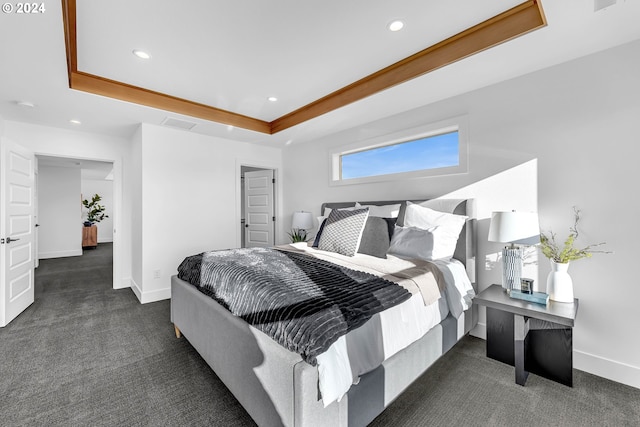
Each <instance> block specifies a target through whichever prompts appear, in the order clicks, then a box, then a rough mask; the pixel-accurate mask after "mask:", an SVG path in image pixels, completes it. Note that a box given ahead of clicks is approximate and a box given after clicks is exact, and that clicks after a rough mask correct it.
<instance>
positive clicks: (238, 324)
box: [171, 199, 477, 426]
mask: <svg viewBox="0 0 640 427" xmlns="http://www.w3.org/2000/svg"><path fill="white" fill-rule="evenodd" d="M407 204H409V205H410V204H416V205H419V206H425V207H428V208H430V209H433V210H435V211H439V212H447V213H452V214H456V215H464V216H467V218H466V219H465V220H464V225H463V226H462V229H461V231H460V233H459V236H458V239H457V242H455V251H454V254H453V258H454V259H455V260H457V261H455V260H452V262H458V263H460V264H461V265H462V266H463V269H464V270H466V273H467V277H468V279H469V283H470V284H471V285H472V286H473V289H474V290H476V291H477V289H476V284H475V277H476V271H475V269H476V262H475V206H474V200H473V199H466V200H452V199H435V200H413V201H410V202H405V201H375V202H360V203H356V202H351V203H350V202H342V203H325V204H323V205H322V207H321V215H323V214H325V212H327V211H329V210H342V209H360V208H361V207H362V206H365V207H367V206H368V207H369V208H367V210H368V211H369V212H373V211H374V210H375V209H376V208H375V207H386V206H391V205H397V206H399V209H398V214H397V215H398V217H397V221H396V224H395V225H396V226H397V227H402V226H404V225H405V224H404V222H405V219H406V218H405V217H407V210H408V207H407V206H408V205H407ZM412 208H415V206H414V207H412ZM412 208H409V210H411V209H412ZM414 210H415V209H414ZM320 219H321V220H322V218H320ZM405 228H406V229H409V228H413V227H405ZM396 230H398V229H396ZM305 246H306V245H305ZM287 251H290V252H302V253H306V252H315V251H320V250H317V249H314V248H306V247H302V246H300V245H298V246H295V245H293V246H292V247H290V248H287V249H286V250H285V252H287ZM320 252H323V251H320ZM321 255H322V254H321ZM329 255H330V256H329V258H331V256H333V254H329ZM334 257H335V256H334ZM338 258H341V256H340V257H338ZM355 258H366V259H368V256H364V257H353V259H355ZM389 258H393V257H392V256H390V257H389ZM348 261H349V259H347V262H348ZM336 262H337V261H336ZM397 262H402V261H397ZM363 268H364V267H363ZM376 268H377V267H376ZM171 292H172V295H171V320H172V322H173V323H174V326H175V330H176V336H178V337H180V336H181V335H184V336H185V337H186V338H187V339H188V340H189V342H190V343H191V345H192V346H193V347H194V348H195V349H196V350H197V351H198V353H199V354H200V355H201V356H202V357H203V359H204V360H205V361H206V362H207V364H208V365H209V366H210V367H211V368H212V369H213V370H214V371H215V372H216V374H217V375H218V376H219V377H220V379H221V380H222V381H223V382H224V383H225V385H226V386H227V388H228V389H229V390H230V391H231V392H232V393H233V395H234V396H235V397H236V398H237V399H238V401H239V402H240V403H241V404H242V406H243V407H244V408H245V409H246V410H247V412H248V413H249V414H250V415H251V417H252V418H253V419H254V420H255V422H256V423H257V424H258V425H260V426H276V425H286V426H325V425H331V426H364V425H367V424H368V423H370V422H371V421H372V420H373V419H374V418H375V417H376V416H377V415H379V414H380V413H381V412H382V411H383V410H384V409H385V408H386V407H387V406H388V405H389V404H390V403H391V402H393V400H394V399H395V398H396V397H397V396H399V395H400V394H401V393H402V391H403V390H405V389H406V388H407V387H408V386H409V385H410V384H411V383H412V382H413V381H414V380H415V379H416V378H418V377H419V376H420V375H422V374H423V373H424V372H425V371H426V370H427V368H428V367H429V366H431V365H432V364H433V363H434V362H435V361H436V360H437V359H438V358H439V357H440V356H441V355H443V354H444V353H446V352H447V351H448V350H449V349H450V348H451V347H453V345H454V344H455V343H456V342H457V341H458V340H459V339H460V338H462V337H463V336H464V335H465V334H466V333H468V332H469V331H470V330H471V329H472V328H473V327H474V326H475V325H476V323H477V311H476V310H477V309H476V307H474V306H473V304H468V305H467V306H464V307H463V309H464V310H463V309H460V310H458V312H457V313H454V312H453V311H455V310H446V311H442V310H441V311H442V312H443V313H445V316H442V317H443V318H442V320H440V319H438V320H439V322H438V323H437V324H436V325H435V326H433V327H431V328H430V329H429V330H428V332H426V333H424V334H421V336H420V337H419V338H417V339H416V340H415V341H412V342H411V343H410V344H409V345H408V346H406V347H405V348H402V349H399V350H395V351H394V353H393V355H392V356H391V357H388V358H386V359H385V360H384V361H383V362H382V363H381V364H379V366H377V367H375V368H372V369H367V372H366V373H357V375H355V376H356V377H357V380H356V381H355V382H356V383H355V384H349V386H348V390H347V391H346V393H345V394H344V395H343V396H339V398H338V399H330V401H327V399H326V396H323V393H322V392H321V386H320V383H321V380H322V378H323V375H325V374H324V370H322V374H320V373H319V371H321V370H320V369H319V366H321V365H320V364H318V366H312V364H310V363H308V362H307V361H305V360H304V358H303V357H302V356H301V355H300V354H297V353H295V352H293V351H290V350H288V349H286V348H285V347H283V346H282V345H280V344H278V343H277V342H276V341H274V339H272V338H271V337H269V336H268V335H266V334H265V333H264V332H263V331H261V330H259V329H258V328H257V327H255V326H251V325H249V324H248V323H247V322H245V321H244V320H242V319H241V318H240V317H238V316H235V315H233V314H231V312H230V311H229V310H228V309H227V308H225V306H223V305H221V304H220V303H219V302H218V301H216V300H215V299H213V298H211V297H210V296H208V295H206V294H205V293H203V292H201V290H198V288H196V286H194V285H193V284H191V283H189V282H187V281H186V280H182V279H180V278H179V277H178V276H173V277H172V279H171ZM471 293H472V291H471ZM415 296H416V295H415V294H412V297H411V300H415V298H414V297H415ZM403 304H405V303H403ZM405 305H406V304H405ZM425 306H426V301H425ZM441 306H442V303H441V302H440V309H442V307H441ZM389 311H390V310H389ZM384 315H386V314H385V312H381V313H380V314H376V315H375V316H372V317H371V318H370V319H369V320H368V321H367V322H366V323H365V324H364V325H363V326H361V327H359V328H358V329H357V330H355V331H353V330H352V331H351V332H350V333H349V334H348V335H347V339H345V340H343V342H342V348H343V349H346V348H347V347H348V346H353V342H356V341H349V337H350V334H351V335H357V332H358V331H361V330H366V329H367V328H369V329H372V330H377V326H376V322H378V323H379V322H380V321H381V320H380V319H381V318H382V317H381V316H384ZM372 325H373V326H372ZM352 333H353V334H352ZM345 343H346V344H345ZM335 346H337V344H336V345H335ZM333 347H334V345H333V344H332V347H331V348H332V349H333ZM328 353H330V352H329V351H327V352H326V353H323V354H322V356H323V357H324V355H325V354H328ZM337 353H340V352H339V351H337ZM352 364H353V363H352ZM354 372H355V371H354ZM325 381H326V380H325ZM325 387H326V386H325ZM323 397H325V398H324V399H323Z"/></svg>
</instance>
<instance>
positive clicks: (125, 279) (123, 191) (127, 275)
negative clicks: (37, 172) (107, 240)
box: [4, 120, 131, 288]
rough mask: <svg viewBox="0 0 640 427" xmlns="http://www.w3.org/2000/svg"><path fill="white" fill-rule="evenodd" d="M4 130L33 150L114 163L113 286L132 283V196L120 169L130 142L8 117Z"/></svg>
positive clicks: (127, 162) (124, 164)
mask: <svg viewBox="0 0 640 427" xmlns="http://www.w3.org/2000/svg"><path fill="white" fill-rule="evenodd" d="M4 133H5V136H6V137H7V138H10V139H12V140H13V141H15V142H16V143H18V144H20V145H22V146H24V147H27V148H29V149H30V150H32V151H33V152H34V153H35V154H41V155H47V156H58V157H67V158H78V159H88V160H100V161H107V162H113V163H114V177H115V179H114V188H113V197H114V206H113V209H114V230H116V234H115V235H114V242H113V245H114V272H113V275H114V286H115V287H116V288H121V287H128V286H129V284H130V283H131V226H130V222H131V221H130V220H129V219H127V220H125V217H128V218H130V216H131V207H130V206H129V204H130V200H131V196H130V194H129V190H128V187H127V186H126V185H124V186H123V171H125V170H129V169H130V168H131V164H130V158H129V157H130V149H129V147H130V142H129V141H128V140H126V139H123V138H115V137H110V136H105V135H100V134H95V133H88V132H80V131H72V130H66V129H60V128H54V127H50V126H41V125H34V124H29V123H22V122H15V121H9V120H5V126H4ZM79 198H80V197H79V196H78V199H79ZM81 244H82V243H81Z"/></svg>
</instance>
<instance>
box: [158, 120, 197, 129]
mask: <svg viewBox="0 0 640 427" xmlns="http://www.w3.org/2000/svg"><path fill="white" fill-rule="evenodd" d="M161 124H162V125H163V126H171V127H172V128H178V129H185V130H191V129H193V127H194V126H195V125H196V124H195V123H191V122H188V121H186V120H180V119H174V118H171V117H167V118H166V119H164V120H163V121H162V123H161Z"/></svg>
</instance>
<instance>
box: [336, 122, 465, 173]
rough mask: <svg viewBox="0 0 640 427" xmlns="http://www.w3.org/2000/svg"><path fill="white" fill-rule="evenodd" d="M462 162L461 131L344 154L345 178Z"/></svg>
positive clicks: (434, 167)
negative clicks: (460, 159) (460, 152)
mask: <svg viewBox="0 0 640 427" xmlns="http://www.w3.org/2000/svg"><path fill="white" fill-rule="evenodd" d="M458 165H459V145H458V132H457V131H455V132H450V133H445V134H442V135H436V136H429V137H426V138H421V139H416V140H413V141H408V142H401V143H399V144H394V145H387V146H384V147H378V148H372V149H370V150H365V151H359V152H356V153H351V154H343V155H342V179H353V178H363V177H367V176H377V175H387V174H393V173H402V172H413V171H419V170H424V169H436V168H444V167H450V166H458Z"/></svg>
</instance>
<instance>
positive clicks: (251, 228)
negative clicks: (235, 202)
mask: <svg viewBox="0 0 640 427" xmlns="http://www.w3.org/2000/svg"><path fill="white" fill-rule="evenodd" d="M244 209H245V213H244V219H245V235H244V238H245V247H247V248H250V247H253V246H273V245H274V242H275V240H274V238H275V230H274V225H275V216H274V213H273V212H274V203H273V170H260V171H254V172H245V174H244Z"/></svg>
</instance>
